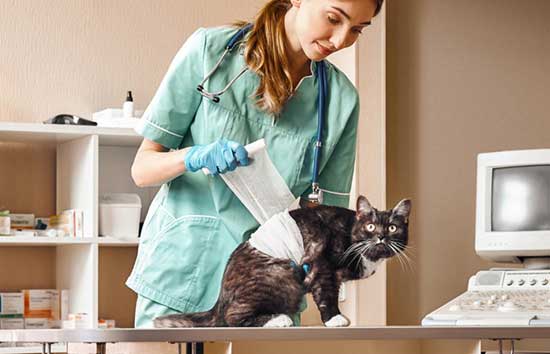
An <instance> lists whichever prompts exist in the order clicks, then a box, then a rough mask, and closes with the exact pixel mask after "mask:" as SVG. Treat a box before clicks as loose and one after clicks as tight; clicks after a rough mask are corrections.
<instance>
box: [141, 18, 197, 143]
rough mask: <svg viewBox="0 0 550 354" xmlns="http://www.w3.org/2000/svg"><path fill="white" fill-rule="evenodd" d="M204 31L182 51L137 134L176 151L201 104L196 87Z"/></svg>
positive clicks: (178, 54)
mask: <svg viewBox="0 0 550 354" xmlns="http://www.w3.org/2000/svg"><path fill="white" fill-rule="evenodd" d="M205 45H206V36H205V29H203V28H201V29H198V30H197V31H195V33H193V34H192V35H191V36H190V37H189V38H188V39H187V41H186V42H185V43H184V44H183V46H182V47H181V48H180V50H179V51H178V53H177V54H176V56H175V57H174V59H173V60H172V63H171V64H170V67H169V68H168V71H167V73H166V75H165V76H164V78H163V79H162V82H161V84H160V86H159V88H158V90H157V92H156V93H155V95H154V97H153V99H152V100H151V102H150V103H149V106H147V109H146V110H145V112H144V113H143V117H142V118H141V120H140V122H139V124H138V125H137V127H136V132H137V133H138V134H140V135H142V136H143V137H145V138H147V139H149V140H152V141H154V142H156V143H158V144H161V145H163V146H165V147H167V148H171V149H177V148H178V147H179V146H180V145H181V141H182V139H183V137H184V136H185V134H186V133H187V130H188V129H189V126H190V125H191V123H192V122H193V119H194V117H195V114H196V112H197V110H198V107H199V105H200V102H201V95H200V93H199V92H198V91H197V85H198V84H199V83H200V81H201V80H202V78H203V76H204V67H203V63H204V60H203V59H204V48H205Z"/></svg>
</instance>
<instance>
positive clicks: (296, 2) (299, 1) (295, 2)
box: [290, 0, 302, 7]
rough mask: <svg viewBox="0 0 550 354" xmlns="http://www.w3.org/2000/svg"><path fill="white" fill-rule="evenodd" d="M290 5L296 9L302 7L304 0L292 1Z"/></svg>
mask: <svg viewBox="0 0 550 354" xmlns="http://www.w3.org/2000/svg"><path fill="white" fill-rule="evenodd" d="M290 3H291V4H292V6H294V7H300V5H302V0H290Z"/></svg>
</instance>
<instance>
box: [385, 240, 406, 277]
mask: <svg viewBox="0 0 550 354" xmlns="http://www.w3.org/2000/svg"><path fill="white" fill-rule="evenodd" d="M389 247H390V248H391V249H392V250H393V251H394V252H395V255H396V259H397V261H398V262H399V265H400V266H401V269H402V270H403V272H406V271H407V270H406V266H405V264H404V262H403V260H402V259H401V256H400V255H399V251H398V250H396V249H395V246H394V245H393V244H392V243H391V242H390V244H389Z"/></svg>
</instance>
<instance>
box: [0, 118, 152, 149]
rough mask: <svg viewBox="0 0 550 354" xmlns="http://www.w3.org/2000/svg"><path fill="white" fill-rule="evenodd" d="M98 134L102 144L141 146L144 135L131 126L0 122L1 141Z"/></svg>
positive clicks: (59, 139) (38, 140) (57, 140)
mask: <svg viewBox="0 0 550 354" xmlns="http://www.w3.org/2000/svg"><path fill="white" fill-rule="evenodd" d="M90 135H97V136H98V137H99V145H101V146H136V147H137V146H139V144H140V143H141V141H142V139H143V138H142V137H141V136H140V135H138V134H137V133H136V132H134V130H133V129H131V128H106V127H97V126H95V127H94V126H84V125H55V124H42V123H12V122H0V141H11V142H22V143H51V144H60V143H64V142H67V141H71V140H75V139H78V138H82V137H86V136H90Z"/></svg>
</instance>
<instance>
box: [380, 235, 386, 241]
mask: <svg viewBox="0 0 550 354" xmlns="http://www.w3.org/2000/svg"><path fill="white" fill-rule="evenodd" d="M378 239H379V240H380V242H382V241H384V240H385V239H386V236H384V235H379V236H378Z"/></svg>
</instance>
